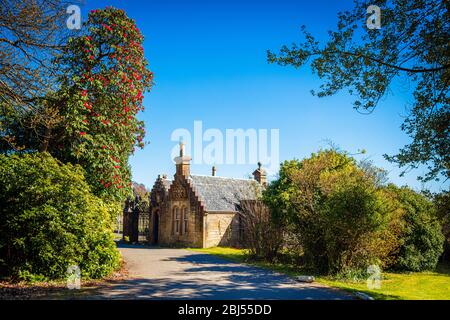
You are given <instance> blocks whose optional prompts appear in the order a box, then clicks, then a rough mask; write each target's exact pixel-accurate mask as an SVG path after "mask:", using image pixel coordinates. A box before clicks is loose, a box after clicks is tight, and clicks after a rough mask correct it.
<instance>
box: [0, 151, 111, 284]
mask: <svg viewBox="0 0 450 320" xmlns="http://www.w3.org/2000/svg"><path fill="white" fill-rule="evenodd" d="M0 203H1V209H0V272H1V275H3V276H9V277H11V278H12V279H21V278H22V279H26V280H29V279H44V278H46V279H57V278H62V277H64V276H65V274H66V270H67V268H68V266H70V265H78V266H79V267H80V269H81V272H82V276H83V277H88V278H99V277H103V276H106V275H107V274H109V273H110V272H111V271H112V270H114V269H115V268H117V267H118V265H119V253H118V250H117V248H116V246H115V244H114V240H113V234H112V223H113V217H112V216H113V212H117V211H116V210H117V206H116V204H112V205H107V204H105V203H104V202H103V201H102V200H101V199H99V198H97V197H95V196H93V195H92V194H91V192H90V188H89V186H88V184H87V183H86V181H85V178H84V173H83V170H82V168H81V167H79V166H73V165H71V164H61V163H60V162H59V161H57V160H55V159H54V158H52V157H51V156H50V155H49V154H46V153H32V154H25V155H10V156H6V155H0Z"/></svg>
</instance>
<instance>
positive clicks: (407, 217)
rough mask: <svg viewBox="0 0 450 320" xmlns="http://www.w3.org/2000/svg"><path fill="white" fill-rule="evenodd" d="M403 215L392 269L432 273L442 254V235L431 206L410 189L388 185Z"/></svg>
mask: <svg viewBox="0 0 450 320" xmlns="http://www.w3.org/2000/svg"><path fill="white" fill-rule="evenodd" d="M388 189H389V190H390V191H391V192H394V193H395V194H396V196H397V199H398V200H399V202H400V205H401V207H402V209H403V211H404V213H403V217H402V220H403V227H402V231H401V235H400V243H401V245H400V250H399V253H398V256H397V263H396V264H395V266H394V268H396V269H399V270H408V271H423V270H433V269H434V268H435V267H436V265H437V263H438V260H439V257H440V255H441V254H442V252H443V245H444V236H443V234H442V230H441V229H442V226H441V224H440V223H439V221H438V220H437V217H436V209H435V207H434V205H433V203H432V202H431V201H430V200H428V199H427V198H426V197H425V196H423V195H421V194H418V193H416V192H414V191H413V190H411V189H409V188H407V187H402V188H398V187H395V186H393V185H390V186H389V187H388Z"/></svg>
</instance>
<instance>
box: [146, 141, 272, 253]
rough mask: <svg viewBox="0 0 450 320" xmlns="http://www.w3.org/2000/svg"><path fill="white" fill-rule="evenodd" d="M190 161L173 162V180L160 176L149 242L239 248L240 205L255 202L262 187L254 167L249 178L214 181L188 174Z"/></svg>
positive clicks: (263, 177)
mask: <svg viewBox="0 0 450 320" xmlns="http://www.w3.org/2000/svg"><path fill="white" fill-rule="evenodd" d="M190 160H191V158H190V157H188V156H185V155H184V146H183V144H182V143H181V144H180V155H179V157H176V158H175V164H176V165H175V166H176V172H175V175H174V177H173V180H169V179H168V178H167V176H165V175H160V176H158V179H157V180H156V182H155V184H154V186H153V188H152V190H151V196H150V213H151V217H150V241H151V242H152V243H153V244H161V245H181V246H189V247H200V248H208V247H214V246H219V245H220V246H234V247H239V246H241V242H242V237H243V232H244V230H243V228H242V223H241V215H240V214H239V213H240V209H239V208H240V205H239V204H240V202H241V201H243V200H256V199H257V198H258V196H259V195H260V193H261V190H262V187H264V186H265V185H266V173H265V170H264V169H262V168H261V165H259V167H258V169H256V170H255V171H254V172H253V176H254V179H235V178H225V177H217V176H216V175H215V171H216V170H215V167H213V168H212V175H211V176H203V175H194V174H191V173H190Z"/></svg>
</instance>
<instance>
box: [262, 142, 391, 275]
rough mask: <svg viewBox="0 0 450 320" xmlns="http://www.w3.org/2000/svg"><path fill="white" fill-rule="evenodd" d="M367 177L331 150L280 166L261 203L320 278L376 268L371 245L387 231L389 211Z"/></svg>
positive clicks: (381, 250) (377, 255) (377, 254)
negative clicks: (282, 224)
mask: <svg viewBox="0 0 450 320" xmlns="http://www.w3.org/2000/svg"><path fill="white" fill-rule="evenodd" d="M376 182H377V181H376V179H375V178H374V176H373V175H372V174H367V172H366V171H365V170H362V169H361V168H359V167H358V166H357V164H356V162H355V160H354V159H353V158H351V157H350V156H348V155H347V154H345V153H342V152H337V151H334V150H325V151H320V152H318V153H317V154H312V155H311V157H310V158H307V159H304V160H302V161H297V160H293V161H287V162H285V163H284V164H282V166H281V169H280V175H279V178H278V179H277V180H275V181H274V182H272V183H271V184H270V186H269V188H268V189H267V191H266V192H265V195H264V198H265V200H266V202H267V204H268V205H269V206H270V208H271V209H272V212H273V214H274V215H275V216H277V218H281V219H283V218H284V219H285V221H286V224H287V225H288V229H290V230H291V231H290V232H291V234H293V236H294V237H296V238H297V239H298V244H299V250H302V251H303V254H304V258H305V262H306V263H307V264H308V265H309V266H310V267H312V268H314V269H316V270H320V271H322V272H333V273H334V272H341V271H343V270H345V269H349V268H350V269H351V268H356V269H357V268H364V267H367V266H368V265H369V264H371V263H379V262H380V261H379V260H380V259H381V258H382V257H383V256H384V255H385V252H386V251H387V252H389V251H391V250H385V247H386V246H387V247H391V246H393V244H392V243H387V242H386V243H384V246H380V245H379V244H380V243H379V244H378V245H373V240H374V239H378V238H379V237H380V236H381V235H382V234H383V232H384V231H385V229H386V228H387V227H388V226H389V221H390V216H391V214H392V211H391V210H390V208H389V206H387V205H386V204H385V203H384V202H383V195H382V193H381V192H380V191H379V190H378V189H377V187H376Z"/></svg>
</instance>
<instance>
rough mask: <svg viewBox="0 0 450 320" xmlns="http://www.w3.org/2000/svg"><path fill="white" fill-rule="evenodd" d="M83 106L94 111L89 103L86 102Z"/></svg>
mask: <svg viewBox="0 0 450 320" xmlns="http://www.w3.org/2000/svg"><path fill="white" fill-rule="evenodd" d="M83 105H84V106H85V107H86V109H89V110H92V106H91V105H90V104H89V103H87V102H85V103H84V104H83Z"/></svg>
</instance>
